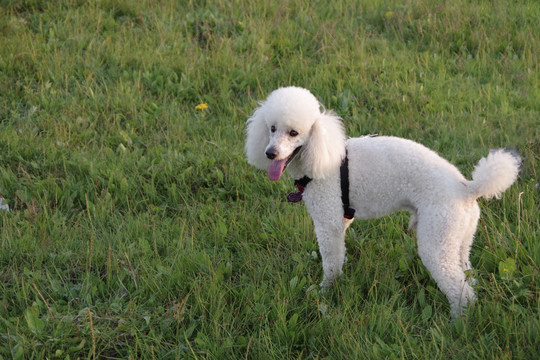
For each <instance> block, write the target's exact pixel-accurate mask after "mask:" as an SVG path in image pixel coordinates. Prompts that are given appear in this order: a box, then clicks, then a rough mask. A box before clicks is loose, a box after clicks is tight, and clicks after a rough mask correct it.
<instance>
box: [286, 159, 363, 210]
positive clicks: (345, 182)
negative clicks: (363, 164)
mask: <svg viewBox="0 0 540 360" xmlns="http://www.w3.org/2000/svg"><path fill="white" fill-rule="evenodd" d="M339 174H340V180H341V202H342V204H343V217H344V218H345V219H352V218H354V212H355V210H354V209H353V208H351V207H350V203H349V158H348V156H347V153H345V159H343V162H342V163H341V167H340V168H339ZM311 180H312V179H311V178H310V177H308V176H304V177H303V178H301V179H297V180H294V185H295V186H296V187H297V188H298V192H292V193H290V194H288V195H287V200H288V201H289V202H293V203H294V202H299V201H301V200H302V194H303V193H304V190H305V189H306V186H307V185H308V184H309V183H310V182H311Z"/></svg>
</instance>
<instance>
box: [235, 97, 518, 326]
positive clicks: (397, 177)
mask: <svg viewBox="0 0 540 360" xmlns="http://www.w3.org/2000/svg"><path fill="white" fill-rule="evenodd" d="M245 150H246V153H247V157H248V162H249V163H250V164H251V165H254V166H256V167H257V168H260V169H267V170H268V176H269V177H270V179H271V180H274V181H275V180H278V179H279V178H280V177H281V175H282V173H283V171H284V170H285V168H287V170H288V171H289V173H290V174H291V176H292V177H293V179H295V185H296V186H297V187H298V189H299V192H297V193H291V194H289V196H288V199H289V201H293V202H295V201H299V200H304V203H305V204H306V207H307V209H308V211H309V213H310V215H311V217H312V219H313V223H314V225H315V232H316V234H317V241H318V244H319V251H320V253H321V257H322V263H323V269H324V279H323V282H322V283H321V286H323V288H324V287H326V286H328V285H329V284H331V282H332V281H333V280H334V279H335V278H336V277H338V276H339V275H340V274H341V273H342V266H343V262H344V260H345V241H344V236H345V235H344V233H345V230H346V229H347V227H348V226H349V225H350V223H351V222H352V218H353V217H354V218H355V219H370V218H377V217H381V216H383V215H386V214H389V213H391V212H394V211H398V210H407V211H409V212H410V213H411V214H412V216H411V220H410V225H409V227H410V228H413V229H416V231H417V237H418V253H419V255H420V258H421V259H422V262H423V263H424V265H425V266H426V268H427V269H428V270H429V271H430V273H431V275H432V277H433V278H434V279H435V281H436V282H437V285H438V286H439V288H440V289H441V290H442V291H443V292H444V293H445V294H446V296H447V297H448V300H449V302H450V306H451V316H452V317H453V318H454V317H456V316H457V315H459V314H460V313H461V311H462V309H463V308H464V307H465V306H466V305H467V303H468V302H469V301H472V300H474V299H475V295H474V291H473V288H472V287H471V285H474V279H472V278H470V277H469V278H467V276H466V274H465V271H467V270H469V269H471V263H470V262H469V251H470V249H471V245H472V242H473V235H474V233H475V231H476V226H477V222H478V218H479V215H480V209H479V207H478V204H477V203H476V199H477V198H478V197H480V196H483V197H485V198H488V199H489V198H491V197H493V196H495V197H496V198H499V197H500V195H501V194H502V193H503V192H504V191H505V190H506V189H507V188H508V187H510V185H512V183H513V182H514V181H515V180H516V178H517V176H518V172H519V167H520V162H521V159H520V158H519V156H517V155H515V154H512V153H510V152H508V151H505V150H496V151H491V153H490V154H489V155H488V156H487V158H483V159H481V160H480V162H479V163H478V165H477V166H476V167H475V170H474V172H473V174H472V178H473V180H472V181H469V180H467V179H466V178H465V177H464V176H463V175H462V174H461V173H460V172H459V171H458V169H456V167H454V166H453V165H452V164H450V163H449V162H448V161H446V160H444V159H443V158H441V157H439V156H438V155H437V154H436V153H435V152H433V151H432V150H429V149H428V148H426V147H424V146H423V145H420V144H418V143H415V142H413V141H411V140H406V139H401V138H397V137H389V136H365V137H360V138H352V139H348V138H347V137H346V135H345V132H344V129H343V124H342V122H341V119H340V118H339V117H338V116H337V115H336V114H335V113H333V112H332V111H327V110H324V108H323V107H322V106H321V104H320V103H319V102H318V101H317V99H316V98H315V97H314V96H313V95H312V94H311V93H310V92H309V91H308V90H306V89H302V88H298V87H285V88H280V89H277V90H275V91H273V92H272V93H271V94H270V95H269V96H268V98H267V99H266V101H264V102H261V103H260V107H259V108H257V109H256V110H255V112H254V113H253V115H252V116H251V118H250V119H248V121H247V140H246V144H245Z"/></svg>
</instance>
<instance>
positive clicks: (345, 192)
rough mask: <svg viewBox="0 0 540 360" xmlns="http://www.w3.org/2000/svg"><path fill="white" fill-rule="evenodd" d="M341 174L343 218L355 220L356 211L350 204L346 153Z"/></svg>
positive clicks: (340, 170)
mask: <svg viewBox="0 0 540 360" xmlns="http://www.w3.org/2000/svg"><path fill="white" fill-rule="evenodd" d="M339 174H340V179H341V202H342V204H343V217H344V218H345V219H352V218H354V212H355V210H354V209H353V208H351V207H350V203H349V157H348V156H347V152H345V159H343V162H342V163H341V167H340V168H339Z"/></svg>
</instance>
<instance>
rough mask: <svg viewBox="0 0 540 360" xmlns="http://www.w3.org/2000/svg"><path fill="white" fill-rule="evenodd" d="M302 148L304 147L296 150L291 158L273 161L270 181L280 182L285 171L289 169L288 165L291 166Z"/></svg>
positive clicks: (270, 167)
mask: <svg viewBox="0 0 540 360" xmlns="http://www.w3.org/2000/svg"><path fill="white" fill-rule="evenodd" d="M301 147H302V146H299V147H297V148H296V149H294V151H293V152H292V154H291V155H289V157H286V158H284V159H281V160H274V161H272V163H271V164H270V166H269V167H268V177H269V178H270V180H272V181H278V180H279V179H280V178H281V175H283V171H285V168H286V167H287V165H289V163H290V162H291V161H292V160H293V159H294V157H295V156H296V154H298V152H299V151H300V148H301Z"/></svg>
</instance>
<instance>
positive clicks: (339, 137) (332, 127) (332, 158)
mask: <svg viewBox="0 0 540 360" xmlns="http://www.w3.org/2000/svg"><path fill="white" fill-rule="evenodd" d="M345 141H346V136H345V130H344V128H343V122H342V121H341V119H340V117H339V116H337V115H336V114H335V113H334V112H332V111H324V112H323V113H322V114H321V116H320V118H319V119H317V120H316V121H315V122H314V123H313V126H312V127H311V135H310V137H309V140H308V142H307V144H306V148H305V150H304V151H303V154H302V160H303V163H304V168H305V171H307V172H309V173H310V175H311V176H312V177H313V178H314V179H316V178H324V177H326V175H328V174H329V172H331V171H332V170H334V169H335V168H336V167H337V168H339V166H340V165H341V162H342V160H343V159H344V158H345Z"/></svg>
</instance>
